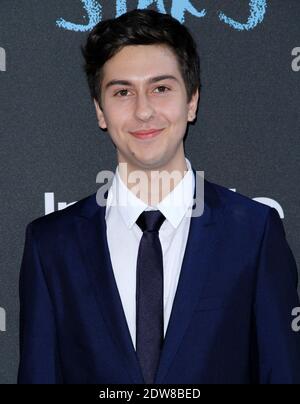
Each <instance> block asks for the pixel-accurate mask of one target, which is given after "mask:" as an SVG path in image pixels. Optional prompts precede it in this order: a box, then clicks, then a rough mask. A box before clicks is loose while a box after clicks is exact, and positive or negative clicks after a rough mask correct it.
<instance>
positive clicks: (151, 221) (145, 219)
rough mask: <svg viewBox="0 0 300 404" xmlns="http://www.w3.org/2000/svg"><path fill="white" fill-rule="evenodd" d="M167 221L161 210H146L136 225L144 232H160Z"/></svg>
mask: <svg viewBox="0 0 300 404" xmlns="http://www.w3.org/2000/svg"><path fill="white" fill-rule="evenodd" d="M165 219H166V218H165V216H164V215H163V214H162V213H161V212H160V211H159V210H144V212H142V213H141V214H140V216H139V217H138V219H137V221H136V224H137V225H138V226H139V228H140V229H141V230H142V232H144V231H152V232H153V231H159V229H160V227H161V225H162V224H163V222H164V220H165Z"/></svg>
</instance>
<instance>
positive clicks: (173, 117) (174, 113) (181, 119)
mask: <svg viewBox="0 0 300 404" xmlns="http://www.w3.org/2000/svg"><path fill="white" fill-rule="evenodd" d="M162 110H163V111H164V112H163V113H164V116H165V117H167V119H168V120H169V122H170V123H171V124H173V125H179V126H184V125H185V123H186V122H187V118H188V108H187V105H186V104H183V103H181V104H180V103H171V104H170V105H168V106H167V107H165V108H164V109H162Z"/></svg>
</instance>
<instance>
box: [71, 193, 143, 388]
mask: <svg viewBox="0 0 300 404" xmlns="http://www.w3.org/2000/svg"><path fill="white" fill-rule="evenodd" d="M106 197H107V193H106ZM81 215H82V216H83V217H84V219H81V220H80V221H78V226H79V228H78V231H79V236H80V237H79V239H80V243H81V244H82V247H83V249H84V255H85V259H86V261H87V269H88V275H89V276H90V277H91V281H92V284H93V285H94V291H95V297H96V299H97V302H98V304H99V307H100V309H101V314H102V317H103V319H104V321H105V323H106V326H107V329H108V333H109V334H110V335H111V336H112V338H113V341H114V343H115V345H116V349H117V350H118V351H119V354H120V355H119V357H120V359H121V362H122V365H123V367H124V369H125V371H127V372H128V373H129V375H130V377H131V379H132V383H134V384H140V383H144V380H143V376H142V373H141V369H140V366H139V362H138V359H137V356H136V351H135V349H134V346H133V343H132V340H131V336H130V332H129V329H128V325H127V321H126V317H125V313H124V311H123V306H122V302H121V299H120V295H119V291H118V288H117V285H116V282H115V278H114V274H113V269H112V264H111V259H110V255H109V248H108V244H107V236H106V221H105V206H104V207H103V206H99V205H98V204H97V201H96V194H93V195H91V197H90V199H89V200H88V203H87V204H86V205H85V206H84V209H83V210H82V212H81Z"/></svg>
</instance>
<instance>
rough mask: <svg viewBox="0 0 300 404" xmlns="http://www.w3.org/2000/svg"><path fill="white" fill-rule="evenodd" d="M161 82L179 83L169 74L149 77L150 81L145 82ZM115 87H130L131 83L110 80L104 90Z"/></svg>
mask: <svg viewBox="0 0 300 404" xmlns="http://www.w3.org/2000/svg"><path fill="white" fill-rule="evenodd" d="M162 80H175V81H177V82H178V83H179V80H178V79H177V78H176V77H175V76H172V75H171V74H162V75H160V76H155V77H150V79H148V80H147V81H146V83H147V84H152V83H157V82H158V81H162ZM116 85H120V86H132V85H133V83H132V82H131V81H128V80H111V81H109V82H108V83H107V84H106V86H105V89H107V88H109V87H111V86H116Z"/></svg>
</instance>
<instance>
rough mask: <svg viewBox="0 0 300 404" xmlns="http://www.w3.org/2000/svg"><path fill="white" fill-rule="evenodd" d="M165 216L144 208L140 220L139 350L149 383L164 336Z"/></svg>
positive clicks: (138, 272)
mask: <svg viewBox="0 0 300 404" xmlns="http://www.w3.org/2000/svg"><path fill="white" fill-rule="evenodd" d="M164 220H165V217H164V215H163V214H162V213H161V212H160V211H159V210H150V211H144V212H143V213H142V214H141V215H140V216H139V218H138V219H137V221H136V223H137V225H138V226H139V227H140V229H141V230H142V231H143V235H142V238H141V241H140V245H139V250H138V257H137V271H136V352H137V356H138V359H139V362H140V365H141V368H142V372H143V376H144V380H145V383H147V384H148V383H154V378H155V374H156V370H157V366H158V362H159V357H160V351H161V348H162V344H163V339H164V302H163V256H162V249H161V244H160V241H159V237H158V231H159V229H160V226H161V225H162V223H163V222H164Z"/></svg>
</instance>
